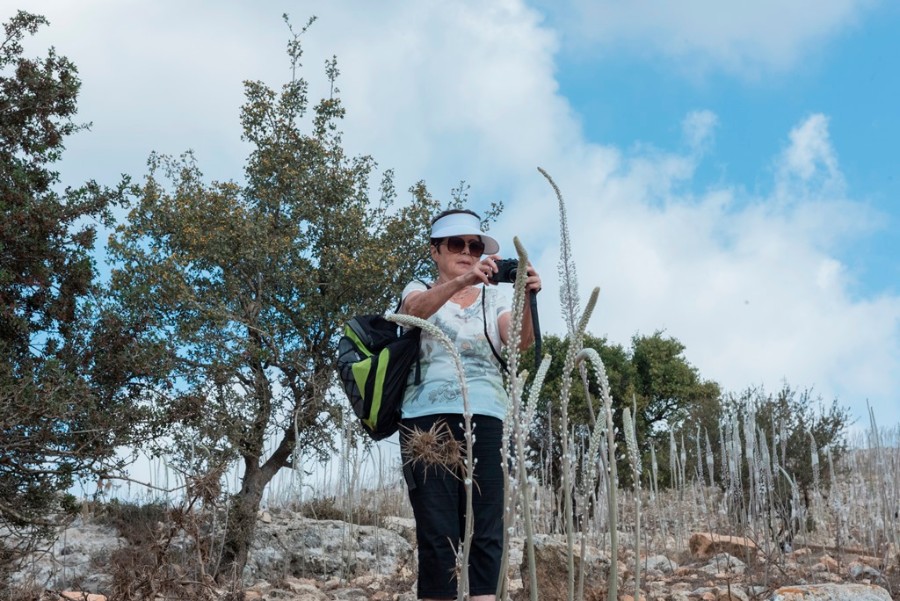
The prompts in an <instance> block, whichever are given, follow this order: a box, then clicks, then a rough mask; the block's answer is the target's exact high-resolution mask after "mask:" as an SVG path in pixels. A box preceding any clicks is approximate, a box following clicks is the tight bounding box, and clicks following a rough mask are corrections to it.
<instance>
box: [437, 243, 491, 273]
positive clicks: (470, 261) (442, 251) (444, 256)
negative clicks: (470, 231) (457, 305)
mask: <svg viewBox="0 0 900 601" xmlns="http://www.w3.org/2000/svg"><path fill="white" fill-rule="evenodd" d="M457 237H458V238H462V239H463V240H465V241H466V247H465V248H464V249H463V250H462V252H459V253H454V252H450V249H449V248H447V239H446V238H444V239H443V240H441V243H440V246H437V247H435V246H432V247H431V258H432V259H433V260H434V262H435V264H436V265H437V268H438V274H439V275H440V276H441V277H442V279H445V280H448V279H453V278H455V277H458V276H461V275H463V274H464V273H466V272H468V271H469V270H470V269H472V266H473V265H475V264H476V263H477V262H478V261H479V260H480V259H481V257H480V256H479V257H475V256H473V255H472V254H471V251H470V250H469V243H471V242H477V241H479V240H481V238H480V237H479V236H457Z"/></svg>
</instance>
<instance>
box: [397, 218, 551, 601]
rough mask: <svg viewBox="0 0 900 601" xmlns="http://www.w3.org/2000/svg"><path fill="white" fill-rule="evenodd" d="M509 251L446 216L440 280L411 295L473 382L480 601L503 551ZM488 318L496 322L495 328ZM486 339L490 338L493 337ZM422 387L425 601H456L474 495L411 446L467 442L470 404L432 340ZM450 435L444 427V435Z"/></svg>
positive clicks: (417, 510) (415, 486)
mask: <svg viewBox="0 0 900 601" xmlns="http://www.w3.org/2000/svg"><path fill="white" fill-rule="evenodd" d="M499 250H500V245H499V244H498V243H497V241H496V240H495V239H494V238H492V237H490V236H488V235H487V234H485V233H484V232H483V231H481V225H480V218H479V217H478V215H477V214H476V213H473V212H472V211H468V210H460V209H456V210H450V211H444V212H443V213H441V214H440V215H438V216H437V217H435V219H434V220H433V221H432V224H431V258H432V260H434V262H435V265H436V266H437V271H438V277H437V280H435V282H434V283H433V285H432V286H431V287H430V288H429V287H426V286H425V285H424V284H423V283H421V282H418V281H414V282H411V283H410V284H408V285H407V286H406V288H405V289H404V290H403V294H402V304H401V308H400V312H401V313H406V314H408V315H414V316H416V317H420V318H422V319H427V320H428V321H430V322H431V323H433V324H434V325H436V326H437V327H439V328H440V329H441V330H443V332H444V333H445V334H447V336H448V337H449V338H450V339H451V340H453V342H454V344H455V346H456V350H457V352H458V353H459V355H460V357H461V360H462V364H463V368H464V371H465V376H466V384H467V388H468V398H469V406H470V409H471V411H472V413H473V418H472V421H473V424H474V434H475V443H474V445H473V455H474V458H475V477H474V480H475V482H474V486H473V487H472V489H473V514H474V515H473V517H474V525H475V526H474V534H473V537H472V545H471V552H470V558H469V591H470V594H471V597H470V598H471V599H472V600H473V601H490V600H493V599H494V595H495V592H496V590H497V583H498V580H499V577H500V561H501V555H502V551H503V486H504V482H503V472H502V466H501V451H500V449H501V439H502V429H503V419H504V417H505V416H506V405H507V402H508V397H507V394H506V391H505V389H504V387H503V376H502V375H501V373H500V363H499V361H498V360H497V358H496V356H495V353H494V350H492V348H491V347H492V345H493V347H494V349H496V351H497V352H499V351H500V348H501V345H505V344H506V343H507V341H508V340H509V339H510V323H511V319H510V318H511V314H510V307H509V305H508V303H507V302H506V301H505V300H503V299H501V298H500V295H499V294H498V290H497V288H496V287H495V285H494V284H492V283H491V282H490V277H491V276H492V275H493V274H494V273H496V271H497V264H496V263H495V261H496V260H497V259H499V256H498V255H497V254H496V253H497V252H498V251H499ZM525 285H526V289H527V290H529V291H530V290H534V291H538V290H540V289H541V278H540V276H539V275H538V274H537V272H536V271H535V269H534V268H533V267H531V266H530V265H529V266H528V272H527V279H526V280H525ZM525 307H526V309H525V311H526V313H525V316H524V319H523V326H522V332H521V339H520V340H521V348H523V349H524V348H527V347H528V346H530V345H531V343H532V342H533V340H534V332H533V331H532V326H531V317H530V313H529V311H530V309H529V308H528V303H525ZM485 318H486V319H485ZM485 334H487V336H488V337H489V338H486V336H485ZM420 369H421V378H420V382H421V383H420V384H418V385H416V384H415V383H414V380H415V378H414V375H413V374H411V375H410V380H409V383H408V386H407V389H406V394H405V396H404V400H403V407H402V417H403V420H402V422H401V423H402V426H403V427H402V428H401V448H402V452H403V459H404V465H405V468H404V475H405V477H406V481H407V485H408V488H409V498H410V503H411V504H412V507H413V513H414V514H415V518H416V537H417V541H418V554H419V555H418V559H419V580H418V597H419V598H420V599H433V600H437V599H455V598H456V593H457V585H456V576H455V567H456V549H457V547H458V546H459V545H460V544H461V539H462V538H463V533H464V528H465V507H466V493H465V488H464V485H463V479H462V478H461V477H460V474H458V473H451V472H450V471H449V470H445V469H434V468H430V469H429V468H428V466H427V465H425V464H424V463H423V462H421V461H416V460H415V457H410V456H409V449H408V445H407V443H408V441H409V440H410V434H411V433H412V432H414V431H416V430H419V431H422V432H427V431H429V430H431V429H432V427H434V426H435V425H436V424H437V425H441V424H445V427H446V428H448V429H449V431H450V432H452V435H453V436H454V438H455V439H456V440H458V441H460V442H462V441H464V429H463V416H462V413H463V399H462V393H461V390H460V384H459V378H458V376H457V372H456V367H455V363H454V362H453V359H452V357H451V356H450V354H449V353H448V352H447V350H446V349H445V348H444V347H443V346H442V345H441V344H440V343H439V342H438V341H437V340H436V339H435V338H434V337H432V336H430V335H429V334H428V333H427V332H424V331H423V332H422V338H421V351H420ZM442 427H444V426H442Z"/></svg>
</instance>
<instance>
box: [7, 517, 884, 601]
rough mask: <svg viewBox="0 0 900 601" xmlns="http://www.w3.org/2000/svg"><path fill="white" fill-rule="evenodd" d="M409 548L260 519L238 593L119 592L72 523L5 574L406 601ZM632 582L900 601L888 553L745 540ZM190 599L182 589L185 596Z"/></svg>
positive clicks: (403, 525)
mask: <svg viewBox="0 0 900 601" xmlns="http://www.w3.org/2000/svg"><path fill="white" fill-rule="evenodd" d="M625 538H626V537H625V535H623V540H624V539H625ZM414 541H415V534H414V530H413V524H412V521H411V520H408V519H401V518H386V519H385V520H384V521H383V524H382V525H381V527H375V526H351V525H349V524H347V523H345V522H340V521H337V520H312V519H308V518H304V517H301V516H299V515H297V514H294V513H292V512H289V511H284V510H282V511H278V512H272V513H271V514H270V513H263V514H261V516H260V522H259V527H258V532H257V536H256V541H255V543H254V545H253V549H252V551H251V554H250V559H249V561H248V565H247V568H246V570H245V572H244V575H243V582H244V588H243V589H242V590H222V589H221V588H217V587H215V586H214V585H213V584H212V583H211V581H209V582H205V583H204V582H200V583H193V584H194V585H195V586H192V587H187V586H183V585H184V583H181V585H182V586H181V588H178V587H175V588H173V587H172V586H168V587H167V586H162V584H158V585H155V584H152V583H148V582H144V583H143V588H142V587H141V582H140V579H141V578H147V579H152V578H154V577H155V576H154V574H152V573H148V572H147V571H146V570H145V571H144V572H140V571H135V572H134V573H132V574H131V575H129V576H126V578H133V579H134V580H135V582H134V585H135V586H134V588H133V589H130V588H128V587H125V588H123V586H122V578H123V575H122V572H121V566H118V567H117V566H116V565H113V564H116V563H117V561H121V557H123V554H122V551H125V550H127V546H128V543H127V541H125V540H124V539H123V538H121V537H120V536H119V535H118V533H117V532H116V531H115V530H114V529H113V528H111V527H109V526H101V525H98V524H92V523H86V522H84V521H81V520H78V521H76V522H75V523H73V524H72V526H71V527H70V528H69V529H68V530H67V531H66V532H65V533H64V535H63V536H62V537H60V539H59V541H57V543H56V544H55V545H54V546H53V548H52V549H50V550H49V552H47V553H44V554H42V555H39V556H35V557H34V558H33V559H32V561H30V562H29V563H28V565H27V566H23V568H22V569H21V570H19V571H18V572H16V573H15V574H13V581H14V582H15V583H16V584H17V586H18V587H19V589H20V590H22V591H24V590H27V589H30V590H31V591H40V592H39V593H37V594H35V593H32V595H33V596H31V597H29V596H27V595H25V594H24V592H23V593H22V596H20V597H18V599H28V598H31V599H40V600H41V601H50V600H52V601H60V600H62V599H69V600H72V599H80V600H82V601H104V600H105V599H110V600H111V601H115V600H116V599H117V598H120V599H126V601H130V600H132V599H138V598H141V597H140V596H138V594H139V593H141V592H146V591H151V593H152V595H153V597H155V599H154V601H163V600H167V599H173V600H174V599H193V598H196V599H201V598H203V599H209V600H222V601H225V600H229V601H237V600H239V599H244V600H247V601H251V600H266V601H267V600H276V599H277V600H281V601H364V600H373V601H413V600H414V599H415V594H414V590H415V573H416V566H415V552H414ZM181 542H182V543H184V544H185V545H186V543H185V541H181ZM176 543H177V544H181V543H178V542H177V541H176ZM523 555H524V553H523V541H522V540H520V539H517V540H514V541H513V545H512V548H511V552H510V570H509V588H510V593H511V594H510V596H511V598H512V599H513V600H514V601H520V600H526V599H529V598H530V596H529V592H528V588H529V578H528V577H527V568H526V562H524V560H523ZM535 555H536V558H537V561H536V564H537V566H538V570H537V573H536V579H537V583H538V591H539V594H538V598H539V599H540V600H541V601H557V600H564V599H566V598H567V590H568V579H567V578H566V574H567V569H566V565H567V563H566V555H567V554H566V547H565V544H564V541H563V539H562V538H560V537H553V536H546V535H545V536H539V537H538V538H537V539H536V541H535ZM111 558H119V559H118V560H116V561H112V560H111ZM577 563H578V564H579V565H580V563H581V562H580V561H577ZM634 565H635V564H634V554H633V552H631V551H630V550H626V551H624V552H621V553H620V554H619V561H618V571H619V582H620V585H619V593H620V599H623V600H631V601H634V597H633V592H634V577H635V573H634ZM176 567H177V566H176ZM609 571H610V561H609V556H608V554H607V553H605V552H603V551H601V550H598V549H596V548H593V547H590V546H588V547H587V548H586V552H585V577H584V599H586V600H588V601H601V600H606V599H607V590H608V589H607V582H608V576H609ZM165 573H166V574H167V578H169V579H172V578H175V579H177V578H178V577H179V576H178V574H179V572H178V570H177V569H168V570H166V572H165ZM523 573H524V574H526V577H525V578H524V581H523V578H522V574H523ZM173 574H174V575H173ZM182 577H183V578H187V576H186V575H184V574H183V575H182ZM576 582H577V579H576ZM640 582H641V590H642V591H643V594H642V595H641V598H642V599H644V600H646V601H753V600H760V601H762V600H772V601H794V600H799V599H806V600H823V601H824V600H832V601H839V600H847V601H850V600H853V601H869V600H871V601H875V600H880V601H889V600H890V599H894V600H900V555H898V552H897V550H896V549H889V550H887V551H886V552H885V553H884V554H883V556H882V557H874V556H872V555H869V554H866V553H864V552H863V551H861V550H858V549H857V550H854V549H842V550H837V549H834V548H828V547H824V546H819V547H803V548H799V549H797V550H795V551H793V552H790V553H781V552H780V551H779V552H777V553H769V554H767V553H765V552H764V551H763V550H762V549H759V548H757V546H756V545H755V544H753V542H752V541H749V540H746V539H737V538H732V537H727V536H720V535H716V534H711V533H694V534H693V535H692V536H691V538H690V540H689V541H687V544H686V545H684V546H683V550H682V551H678V552H675V551H672V552H666V553H662V554H650V555H647V556H645V555H643V554H642V557H641V572H640ZM169 584H172V583H171V582H170V583H169ZM189 590H190V591H193V592H191V593H187V592H185V591H189ZM178 591H180V592H178ZM144 598H146V594H145V595H144Z"/></svg>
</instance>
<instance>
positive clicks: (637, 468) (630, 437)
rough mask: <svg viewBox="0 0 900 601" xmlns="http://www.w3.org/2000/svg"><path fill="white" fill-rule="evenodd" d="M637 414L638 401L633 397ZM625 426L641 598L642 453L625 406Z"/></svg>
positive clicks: (637, 585) (636, 579) (636, 581)
mask: <svg viewBox="0 0 900 601" xmlns="http://www.w3.org/2000/svg"><path fill="white" fill-rule="evenodd" d="M632 402H633V403H634V406H635V415H637V401H636V399H632ZM622 425H623V427H624V428H625V446H627V447H628V462H629V463H630V464H631V479H632V482H633V483H634V513H635V525H634V598H635V599H640V598H641V455H640V452H639V451H638V444H637V430H636V429H635V425H634V422H633V421H632V419H631V410H630V409H629V408H628V407H625V411H624V412H623V414H622Z"/></svg>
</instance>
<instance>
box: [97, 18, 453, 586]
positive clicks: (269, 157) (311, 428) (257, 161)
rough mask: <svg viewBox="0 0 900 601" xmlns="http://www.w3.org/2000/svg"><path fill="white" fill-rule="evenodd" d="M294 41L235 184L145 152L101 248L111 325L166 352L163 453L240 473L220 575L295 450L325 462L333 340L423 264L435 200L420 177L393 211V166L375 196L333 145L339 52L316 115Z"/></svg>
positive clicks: (197, 466) (266, 95)
mask: <svg viewBox="0 0 900 601" xmlns="http://www.w3.org/2000/svg"><path fill="white" fill-rule="evenodd" d="M301 33H302V32H301ZM299 35H300V34H294V35H293V38H292V40H291V42H290V44H289V46H288V54H289V58H290V60H291V66H292V67H293V69H294V73H295V78H294V79H292V80H291V81H289V82H288V83H287V84H286V85H284V86H283V88H282V89H281V91H280V92H276V91H275V90H272V89H270V88H268V87H267V86H266V85H264V84H263V83H262V82H258V81H250V82H246V83H245V95H246V102H245V104H244V105H243V108H242V110H241V123H242V125H243V138H244V140H245V141H247V142H248V143H249V144H250V145H251V147H252V150H251V152H250V155H249V157H248V159H247V163H246V168H245V171H244V182H243V183H236V182H233V181H228V182H212V183H206V182H205V181H204V178H203V175H202V173H201V172H200V170H199V168H198V166H197V164H196V161H195V159H194V157H193V156H192V155H190V154H186V155H184V156H182V157H180V158H178V159H174V158H171V157H166V156H159V155H152V156H151V157H150V161H149V173H148V175H147V177H146V179H145V181H144V183H143V184H142V185H141V186H140V187H139V188H136V189H135V190H134V202H133V204H132V206H131V212H130V214H129V220H128V223H127V224H125V225H123V226H121V227H119V228H118V230H117V232H116V234H115V236H114V237H113V238H112V239H111V241H110V253H111V256H112V257H113V258H114V260H115V262H116V268H115V269H114V271H113V276H112V292H113V295H114V298H115V301H116V305H117V308H118V318H119V319H121V320H122V322H123V323H125V324H128V325H130V326H132V327H133V329H134V330H135V331H136V332H139V333H140V338H141V340H143V341H146V342H147V343H148V344H147V346H148V347H155V348H159V349H163V350H162V356H164V357H165V360H164V361H159V362H157V363H156V365H157V367H158V369H157V370H155V371H154V372H153V373H152V380H151V381H152V395H155V401H154V402H155V405H156V407H158V410H159V414H158V416H157V417H158V419H159V423H161V424H169V425H171V426H173V427H172V428H171V432H170V433H171V435H172V437H173V438H172V440H174V441H175V444H174V445H172V446H171V447H169V448H168V449H159V451H160V452H164V451H166V450H169V451H174V452H176V453H178V454H180V456H181V461H182V464H183V468H184V469H185V470H187V471H189V472H198V471H199V472H203V471H206V470H209V469H212V468H213V467H215V466H221V465H223V464H228V463H230V462H232V461H234V460H236V459H240V460H241V462H242V464H243V467H244V475H243V482H242V489H241V491H239V492H238V493H237V495H235V497H234V498H233V501H234V507H233V509H232V511H231V512H230V514H229V515H230V519H231V522H230V523H229V524H228V536H229V537H230V538H229V539H228V540H226V543H225V558H224V560H223V563H222V565H221V566H220V574H225V573H226V571H227V570H231V569H232V568H235V567H236V568H237V569H238V570H239V569H240V568H241V567H242V565H243V561H244V559H245V557H246V550H247V545H248V544H249V536H250V535H251V534H252V528H253V525H252V523H253V521H254V520H255V513H256V509H257V507H258V505H259V500H260V498H261V495H262V492H263V489H264V487H265V485H266V484H267V483H268V482H269V481H270V480H271V478H272V477H273V476H274V475H275V474H276V473H277V471H278V470H279V469H281V468H284V467H298V468H299V467H301V466H296V465H295V464H294V458H295V457H296V456H297V455H296V453H297V452H298V451H315V452H318V453H319V455H320V456H321V457H323V458H324V457H326V456H328V454H329V451H330V449H331V434H332V429H333V427H334V426H335V425H337V424H338V423H339V415H340V403H341V399H337V398H333V397H332V395H331V393H330V389H331V388H332V384H333V378H334V365H335V358H336V353H335V340H336V337H337V336H338V335H339V333H340V328H341V327H342V325H343V324H344V323H345V322H346V321H347V320H348V319H349V317H350V316H352V315H353V314H357V313H364V312H382V311H384V310H385V309H387V308H388V307H391V306H392V304H393V300H394V299H395V298H396V296H397V294H398V293H399V291H400V289H401V288H402V286H403V285H404V284H405V283H406V282H408V281H409V280H410V279H412V278H413V277H414V276H416V275H419V274H422V273H423V272H424V271H425V270H426V262H427V259H428V255H427V253H426V250H427V233H428V230H429V225H430V216H431V215H432V214H433V213H435V212H436V211H437V208H438V204H437V202H436V201H434V200H433V199H432V198H431V197H430V196H429V194H428V191H427V189H426V188H425V186H424V184H422V183H421V182H420V183H418V184H417V185H415V186H414V187H413V188H412V189H411V199H410V202H408V203H404V204H403V205H402V206H399V207H395V206H394V205H395V201H396V193H395V189H394V183H393V174H392V173H391V172H390V171H387V172H385V173H384V174H383V177H382V179H381V184H380V187H379V189H378V192H377V194H373V191H372V190H371V189H370V181H371V180H372V178H373V175H374V173H375V169H376V167H377V166H376V163H375V161H374V160H373V159H372V158H371V157H369V156H357V157H350V156H347V155H346V154H345V152H344V149H343V147H342V144H341V135H340V132H339V130H338V123H339V121H340V120H341V118H342V117H343V115H344V108H343V106H342V105H341V102H340V99H339V97H338V95H337V94H338V89H337V87H336V83H337V76H338V69H337V64H336V61H334V60H331V61H329V62H328V63H327V65H326V76H327V77H328V81H329V82H330V84H331V90H332V94H331V95H330V96H329V97H327V98H323V99H322V100H320V101H319V102H318V103H317V104H315V106H313V107H311V108H310V105H309V102H308V98H307V92H306V90H307V84H306V81H305V80H304V79H301V78H298V77H296V73H297V69H298V67H299V58H300V55H301V46H300V44H299ZM306 127H308V128H309V131H306V129H305V128H306ZM147 363H148V364H149V363H151V362H147ZM273 441H274V446H270V445H272V443H273Z"/></svg>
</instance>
